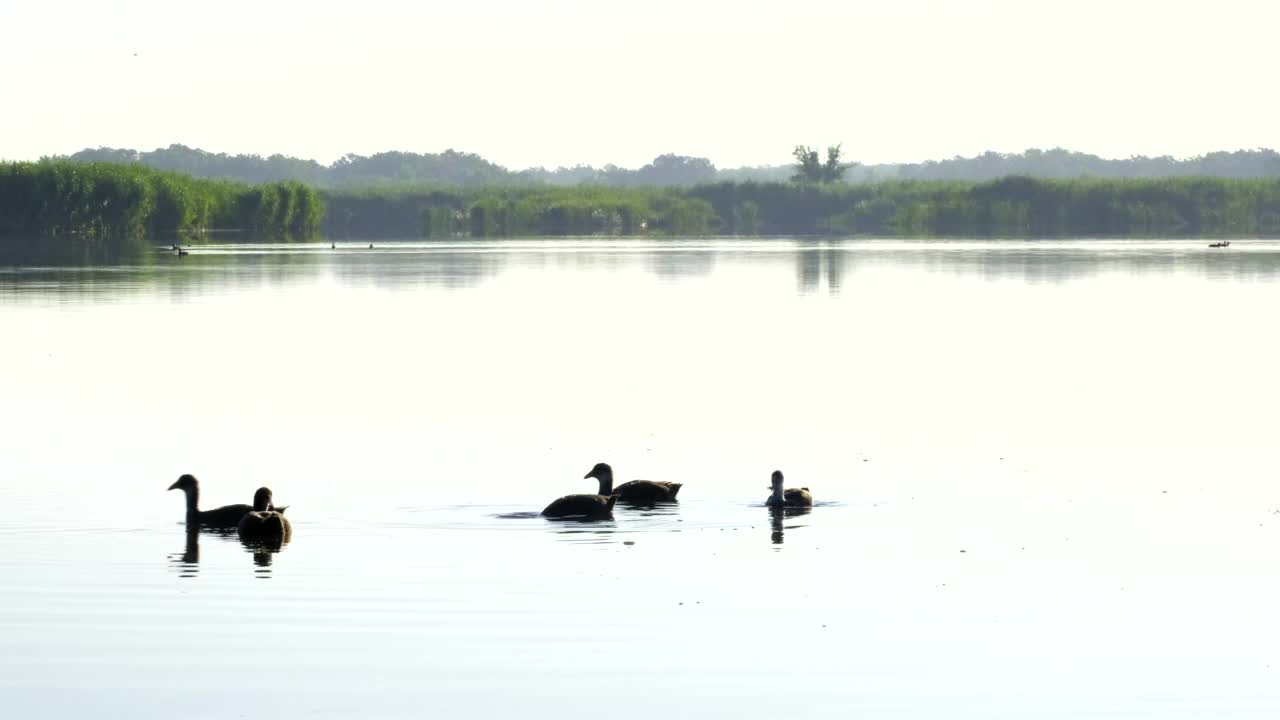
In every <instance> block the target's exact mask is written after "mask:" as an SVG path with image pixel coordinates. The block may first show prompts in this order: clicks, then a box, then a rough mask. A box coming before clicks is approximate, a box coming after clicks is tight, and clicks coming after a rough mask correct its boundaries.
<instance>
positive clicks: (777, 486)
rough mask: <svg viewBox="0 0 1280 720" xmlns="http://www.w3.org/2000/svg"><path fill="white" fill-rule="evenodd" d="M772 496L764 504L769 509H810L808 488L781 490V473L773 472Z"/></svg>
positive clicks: (811, 504)
mask: <svg viewBox="0 0 1280 720" xmlns="http://www.w3.org/2000/svg"><path fill="white" fill-rule="evenodd" d="M772 480H773V494H772V495H770V496H769V499H768V500H766V501H765V502H764V504H765V505H768V506H769V507H812V506H813V495H812V494H811V493H810V492H809V488H787V489H786V490H783V489H782V471H781V470H774V471H773V478H772Z"/></svg>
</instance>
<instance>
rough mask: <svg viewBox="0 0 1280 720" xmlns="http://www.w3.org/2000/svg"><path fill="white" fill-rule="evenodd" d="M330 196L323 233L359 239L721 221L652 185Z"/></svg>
mask: <svg viewBox="0 0 1280 720" xmlns="http://www.w3.org/2000/svg"><path fill="white" fill-rule="evenodd" d="M327 201H328V205H329V208H330V213H329V217H328V219H327V221H326V223H325V231H326V232H327V233H331V234H334V235H340V236H355V237H415V236H418V235H424V236H426V237H451V236H455V235H469V236H471V237H511V236H522V235H523V236H538V235H547V236H562V235H636V234H640V233H643V232H646V231H654V232H671V233H679V234H685V235H702V234H706V233H709V232H711V231H712V230H713V229H714V228H716V227H717V225H718V219H717V218H716V214H715V210H714V208H712V207H711V204H710V203H708V202H707V201H705V200H703V199H701V198H696V197H689V196H687V194H685V193H683V192H682V191H679V190H675V189H657V188H650V187H639V188H629V189H621V188H607V187H599V186H590V185H585V186H578V187H573V188H558V187H545V186H521V187H499V188H485V189H480V188H452V189H428V188H421V189H417V190H414V189H401V190H395V191H393V190H365V191H361V192H358V193H337V192H334V193H330V194H329V195H328V196H327Z"/></svg>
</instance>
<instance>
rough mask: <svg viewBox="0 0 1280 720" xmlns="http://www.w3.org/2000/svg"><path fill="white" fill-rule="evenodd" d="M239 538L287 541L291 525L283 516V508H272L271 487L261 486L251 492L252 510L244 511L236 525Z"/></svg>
mask: <svg viewBox="0 0 1280 720" xmlns="http://www.w3.org/2000/svg"><path fill="white" fill-rule="evenodd" d="M236 530H237V531H239V534H240V539H241V540H282V541H284V542H288V541H289V537H290V536H291V535H292V534H293V526H292V525H291V524H290V523H289V519H288V518H286V517H285V516H284V511H283V508H282V509H280V510H275V509H272V505H271V488H265V487H261V488H258V491H257V492H255V493H254V494H253V510H252V511H250V512H247V513H245V514H244V515H243V516H241V518H240V522H239V524H238V525H237V526H236Z"/></svg>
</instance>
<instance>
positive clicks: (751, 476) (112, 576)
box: [0, 240, 1280, 718]
mask: <svg viewBox="0 0 1280 720" xmlns="http://www.w3.org/2000/svg"><path fill="white" fill-rule="evenodd" d="M376 245H377V247H375V248H374V249H368V248H367V247H366V246H367V243H352V244H349V245H345V246H344V245H341V244H340V245H339V247H338V249H336V250H330V249H329V247H328V245H327V243H326V244H324V245H301V246H298V245H293V246H285V245H220V246H202V247H197V248H195V249H193V250H192V254H191V255H190V256H189V257H186V258H181V259H179V258H176V257H173V256H171V255H168V254H164V253H159V252H158V253H156V254H155V255H154V256H151V257H145V258H141V259H138V260H136V261H131V262H129V263H126V264H118V265H106V266H94V267H83V266H78V267H12V266H9V267H0V333H3V337H4V341H5V342H4V348H3V350H2V351H0V398H2V399H3V407H4V410H3V412H0V507H3V513H0V640H2V642H0V650H2V651H0V706H3V707H4V708H5V710H4V714H5V715H6V716H12V717H77V718H79V717H85V716H100V717H130V718H136V717H144V718H145V717H234V716H244V717H260V716H262V717H265V716H276V717H280V716H284V717H348V716H360V717H476V718H481V717H485V718H488V717H495V716H501V717H532V718H544V717H589V716H598V715H601V714H607V715H608V716H610V717H615V718H654V717H734V718H779V717H832V718H835V717H840V718H846V717H851V716H854V717H867V718H992V717H1002V718H1003V717H1008V718H1014V717H1028V716H1036V717H1040V716H1057V717H1064V718H1074V717H1081V716H1085V715H1095V714H1098V715H1110V716H1114V717H1124V718H1135V717H1141V718H1204V717H1231V718H1273V717H1276V716H1277V714H1280V613H1277V611H1276V608H1277V607H1280V482H1277V481H1278V480H1280V459H1277V457H1276V453H1275V449H1276V440H1275V438H1276V437H1277V432H1278V431H1280V417H1278V415H1277V408H1280V382H1277V377H1276V374H1277V371H1276V369H1277V368H1278V367H1280V347H1278V345H1277V342H1276V331H1275V321H1274V319H1275V313H1276V310H1277V309H1278V308H1280V303H1278V298H1280V244H1277V243H1270V242H1245V241H1238V242H1233V243H1232V247H1231V248H1230V249H1229V250H1226V251H1221V250H1219V251H1214V250H1209V249H1208V248H1205V247H1204V245H1205V243H1204V242H1152V243H1138V242H1073V243H1013V242H1011V243H972V242H890V241H859V242H848V243H842V242H833V241H808V240H805V241H792V240H777V241H723V242H722V241H685V242H656V241H643V242H628V241H596V240H577V241H512V242H475V243H465V244H461V243H459V244H449V243H376ZM599 461H607V462H610V463H612V464H613V466H614V468H615V470H616V471H617V474H618V476H619V479H629V478H634V477H646V478H653V479H670V480H677V481H681V482H684V483H685V484H686V485H685V488H684V490H683V491H682V493H681V502H680V503H679V505H678V506H672V507H662V508H657V509H653V510H642V509H624V510H620V511H618V512H617V513H616V517H615V519H614V520H613V521H609V522H601V523H590V524H584V523H556V522H549V521H546V520H543V519H541V518H539V517H536V515H532V513H536V511H537V510H539V509H540V508H541V507H542V506H543V505H545V504H546V503H547V502H548V501H550V500H551V499H553V498H555V497H556V496H558V495H561V494H564V493H568V492H586V491H590V490H591V489H592V488H593V486H594V485H593V481H590V480H583V479H582V475H583V474H584V473H586V472H587V470H589V469H590V468H591V466H592V465H593V464H594V463H596V462H599ZM775 468H778V469H782V470H783V471H784V472H785V473H786V474H787V478H788V484H789V485H807V486H809V487H810V488H812V489H813V491H814V493H815V495H816V496H817V498H818V499H819V500H820V501H821V505H820V506H819V507H816V508H815V509H814V510H813V511H812V512H810V513H807V514H802V515H795V516H791V517H772V516H771V515H770V513H769V512H768V511H767V510H766V509H765V508H764V507H763V506H762V501H763V500H764V498H765V496H766V495H767V485H768V481H769V473H770V471H772V470H773V469H775ZM184 472H191V473H194V474H196V475H197V476H198V477H200V478H201V480H202V482H203V504H204V505H205V506H206V507H211V506H214V505H221V504H225V503H230V502H248V501H249V500H250V499H251V496H252V493H253V490H254V489H255V488H257V487H258V486H260V485H269V486H270V487H272V488H273V489H274V490H275V493H276V498H277V501H278V502H281V503H285V504H289V505H291V506H292V508H291V509H290V510H289V514H290V516H291V517H292V518H293V522H294V527H295V533H294V539H293V542H291V543H290V544H288V545H287V546H286V547H284V548H283V550H282V551H281V552H279V553H265V552H259V553H257V554H255V553H254V552H252V551H251V550H247V549H246V548H244V547H243V546H241V545H240V543H239V542H238V541H237V540H236V539H235V538H234V537H225V536H220V535H216V534H209V533H200V534H190V535H189V534H187V533H186V531H185V529H184V526H183V525H182V524H181V522H180V521H181V519H182V507H183V506H182V498H181V497H180V496H178V493H177V492H172V493H166V491H165V488H167V487H168V486H169V484H170V483H172V482H173V480H174V479H176V478H177V476H178V475H179V474H181V473H184Z"/></svg>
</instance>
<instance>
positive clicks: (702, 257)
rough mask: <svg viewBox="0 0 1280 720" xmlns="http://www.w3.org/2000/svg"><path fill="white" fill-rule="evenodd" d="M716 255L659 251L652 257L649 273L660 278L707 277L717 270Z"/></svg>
mask: <svg viewBox="0 0 1280 720" xmlns="http://www.w3.org/2000/svg"><path fill="white" fill-rule="evenodd" d="M715 265H716V254H715V252H714V251H712V250H673V251H668V252H664V251H661V250H659V251H657V252H654V253H653V254H652V255H651V256H650V260H649V272H651V273H653V274H654V275H657V276H658V277H660V278H668V279H672V280H679V279H681V278H693V277H705V276H707V275H710V274H711V271H712V270H713V269H715Z"/></svg>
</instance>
